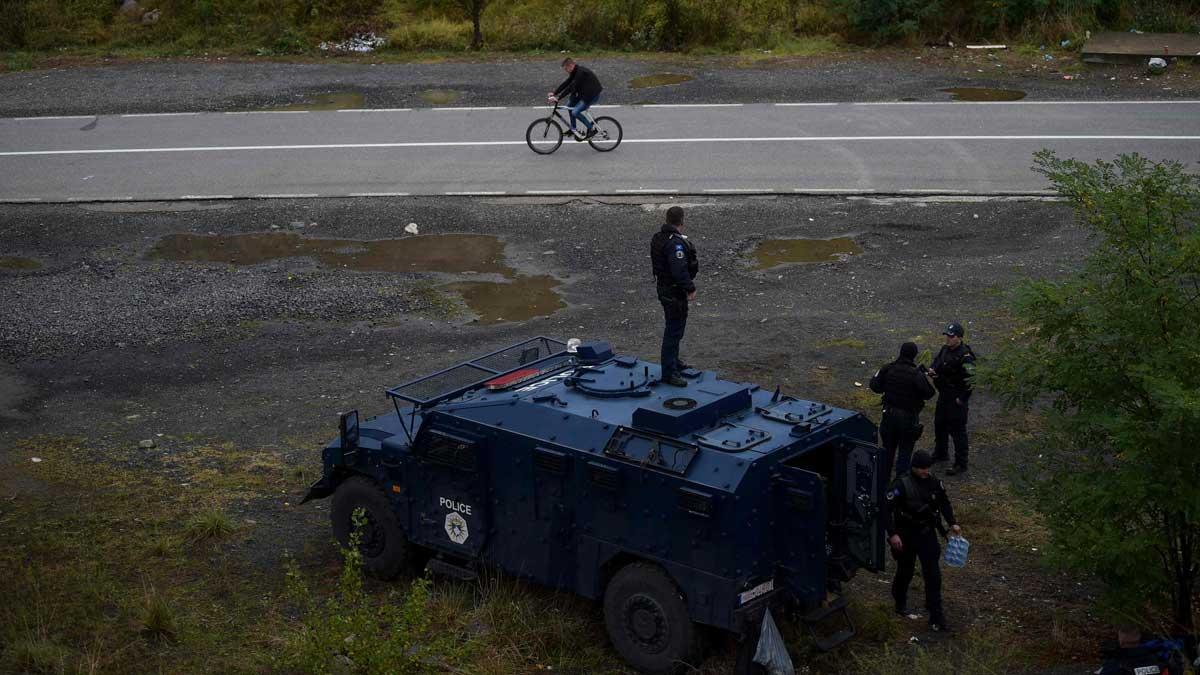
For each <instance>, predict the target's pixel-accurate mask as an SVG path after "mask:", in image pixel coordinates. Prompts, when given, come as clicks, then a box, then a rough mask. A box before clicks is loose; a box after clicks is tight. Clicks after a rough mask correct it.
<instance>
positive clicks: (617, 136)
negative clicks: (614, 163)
mask: <svg viewBox="0 0 1200 675" xmlns="http://www.w3.org/2000/svg"><path fill="white" fill-rule="evenodd" d="M595 124H596V135H595V136H592V137H591V138H589V139H588V143H589V144H590V145H591V146H592V147H593V148H595V149H596V150H598V151H600V152H608V151H610V150H616V148H617V146H618V145H620V144H621V135H622V131H621V123H620V122H618V121H616V120H614V119H613V118H611V117H597V118H596V121H595Z"/></svg>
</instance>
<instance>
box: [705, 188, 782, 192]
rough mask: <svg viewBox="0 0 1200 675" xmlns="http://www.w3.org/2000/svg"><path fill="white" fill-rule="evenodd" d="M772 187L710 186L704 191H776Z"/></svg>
mask: <svg viewBox="0 0 1200 675" xmlns="http://www.w3.org/2000/svg"><path fill="white" fill-rule="evenodd" d="M774 191H775V190H773V189H771V188H708V189H706V190H704V192H774Z"/></svg>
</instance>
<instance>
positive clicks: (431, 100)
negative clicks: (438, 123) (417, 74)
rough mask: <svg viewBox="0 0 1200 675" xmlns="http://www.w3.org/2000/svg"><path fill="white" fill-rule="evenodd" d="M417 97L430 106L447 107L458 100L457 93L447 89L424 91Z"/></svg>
mask: <svg viewBox="0 0 1200 675" xmlns="http://www.w3.org/2000/svg"><path fill="white" fill-rule="evenodd" d="M418 96H420V97H421V100H422V101H425V102H426V103H428V104H430V105H447V104H449V103H454V102H455V101H457V100H458V92H457V91H450V90H449V89H426V90H425V91H423V92H421V93H420V94H418Z"/></svg>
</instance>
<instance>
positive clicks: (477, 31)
mask: <svg viewBox="0 0 1200 675" xmlns="http://www.w3.org/2000/svg"><path fill="white" fill-rule="evenodd" d="M460 2H462V3H463V6H464V7H465V8H466V10H467V12H468V13H469V14H470V15H471V25H472V28H473V29H474V32H473V33H472V34H471V49H475V50H479V49H483V29H482V28H481V27H480V25H479V22H480V20H481V19H483V10H484V9H486V8H487V4H488V0H460Z"/></svg>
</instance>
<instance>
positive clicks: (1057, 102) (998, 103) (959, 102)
mask: <svg viewBox="0 0 1200 675" xmlns="http://www.w3.org/2000/svg"><path fill="white" fill-rule="evenodd" d="M1197 103H1200V101H1167V100H1164V101H877V102H871V103H854V104H852V105H1180V104H1184V105H1195V104H1197Z"/></svg>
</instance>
